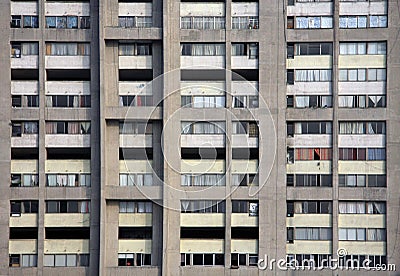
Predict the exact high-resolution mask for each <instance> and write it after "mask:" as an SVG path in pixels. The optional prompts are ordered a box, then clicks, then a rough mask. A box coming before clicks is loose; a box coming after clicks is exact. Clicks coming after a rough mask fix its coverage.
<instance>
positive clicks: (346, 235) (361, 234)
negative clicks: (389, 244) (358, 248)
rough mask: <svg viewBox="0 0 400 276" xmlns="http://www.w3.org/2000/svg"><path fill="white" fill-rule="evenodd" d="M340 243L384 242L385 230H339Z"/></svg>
mask: <svg viewBox="0 0 400 276" xmlns="http://www.w3.org/2000/svg"><path fill="white" fill-rule="evenodd" d="M339 240H340V241H385V240H386V229H380V228H339Z"/></svg>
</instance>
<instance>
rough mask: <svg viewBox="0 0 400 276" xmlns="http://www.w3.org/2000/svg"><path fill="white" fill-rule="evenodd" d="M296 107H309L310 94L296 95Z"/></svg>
mask: <svg viewBox="0 0 400 276" xmlns="http://www.w3.org/2000/svg"><path fill="white" fill-rule="evenodd" d="M295 101H296V107H298V108H301V107H309V106H310V98H309V97H308V96H296V98H295Z"/></svg>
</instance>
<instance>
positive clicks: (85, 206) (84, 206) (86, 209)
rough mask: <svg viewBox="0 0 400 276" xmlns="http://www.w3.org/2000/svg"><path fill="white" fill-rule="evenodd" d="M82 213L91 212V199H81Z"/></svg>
mask: <svg viewBox="0 0 400 276" xmlns="http://www.w3.org/2000/svg"><path fill="white" fill-rule="evenodd" d="M80 203H81V213H90V201H81V202H80Z"/></svg>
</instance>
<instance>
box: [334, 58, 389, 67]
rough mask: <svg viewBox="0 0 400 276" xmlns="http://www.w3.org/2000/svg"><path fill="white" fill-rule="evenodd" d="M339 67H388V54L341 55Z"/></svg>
mask: <svg viewBox="0 0 400 276" xmlns="http://www.w3.org/2000/svg"><path fill="white" fill-rule="evenodd" d="M339 68H340V69H344V68H355V69H356V68H386V55H339Z"/></svg>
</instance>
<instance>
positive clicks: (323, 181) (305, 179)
mask: <svg viewBox="0 0 400 276" xmlns="http://www.w3.org/2000/svg"><path fill="white" fill-rule="evenodd" d="M286 185H287V186H289V187H332V175H331V174H287V175H286Z"/></svg>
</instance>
